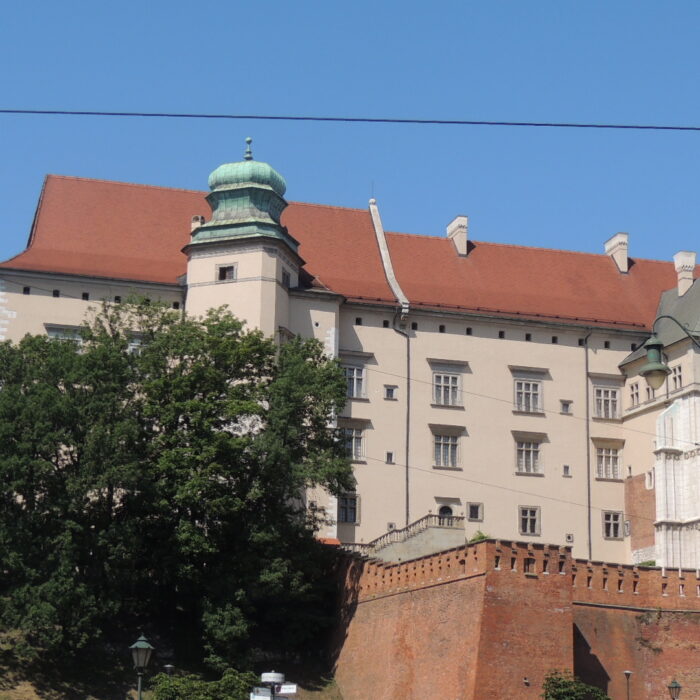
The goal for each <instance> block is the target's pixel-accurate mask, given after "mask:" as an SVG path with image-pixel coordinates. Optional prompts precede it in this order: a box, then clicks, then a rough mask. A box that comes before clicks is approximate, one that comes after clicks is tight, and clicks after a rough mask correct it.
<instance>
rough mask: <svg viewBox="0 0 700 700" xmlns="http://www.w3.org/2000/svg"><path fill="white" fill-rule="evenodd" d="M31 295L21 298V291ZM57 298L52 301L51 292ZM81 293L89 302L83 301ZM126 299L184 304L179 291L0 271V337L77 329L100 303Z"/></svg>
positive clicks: (14, 337)
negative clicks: (48, 328)
mask: <svg viewBox="0 0 700 700" xmlns="http://www.w3.org/2000/svg"><path fill="white" fill-rule="evenodd" d="M24 287H29V288H30V293H29V294H24V293H23V288H24ZM54 289H56V290H58V291H59V293H60V296H59V297H54V296H53V290H54ZM83 293H87V294H88V295H89V301H85V300H83V299H82V295H83ZM129 295H139V296H145V297H148V298H149V299H152V300H153V301H162V302H165V303H167V304H169V305H172V303H173V302H178V303H179V304H180V305H182V303H183V299H184V294H183V292H182V289H181V288H179V287H167V286H166V285H151V284H141V285H139V284H138V283H136V282H134V283H131V282H118V281H112V282H109V281H100V280H95V279H90V278H85V279H81V278H75V277H67V276H52V275H36V274H28V273H24V274H22V273H14V272H10V271H3V272H2V273H1V274H0V337H1V338H2V339H3V340H14V341H17V340H20V339H21V338H22V337H24V336H25V335H26V334H27V333H32V334H44V333H46V326H47V324H49V325H53V326H66V327H78V326H80V325H81V324H82V323H83V321H84V320H85V318H86V315H87V314H88V313H89V312H90V311H95V310H97V309H99V307H100V304H101V302H102V300H106V301H111V302H113V301H114V298H115V297H116V296H120V297H121V298H122V299H123V300H126V299H127V297H128V296H129Z"/></svg>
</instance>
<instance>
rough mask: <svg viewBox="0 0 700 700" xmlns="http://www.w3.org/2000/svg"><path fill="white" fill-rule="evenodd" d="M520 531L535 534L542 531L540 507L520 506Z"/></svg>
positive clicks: (523, 533) (524, 533)
mask: <svg viewBox="0 0 700 700" xmlns="http://www.w3.org/2000/svg"><path fill="white" fill-rule="evenodd" d="M518 531H519V532H520V534H521V535H528V536H535V535H539V534H540V531H541V523H540V507H539V506H518Z"/></svg>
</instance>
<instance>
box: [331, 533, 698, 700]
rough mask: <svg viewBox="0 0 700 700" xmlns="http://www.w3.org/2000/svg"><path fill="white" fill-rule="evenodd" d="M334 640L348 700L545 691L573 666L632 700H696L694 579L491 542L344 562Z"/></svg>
mask: <svg viewBox="0 0 700 700" xmlns="http://www.w3.org/2000/svg"><path fill="white" fill-rule="evenodd" d="M344 576H345V578H344V588H343V592H344V598H343V604H342V606H341V623H340V626H339V631H338V638H337V647H336V654H337V656H336V680H337V682H338V685H339V687H340V689H341V692H342V693H343V697H344V698H345V700H368V699H369V698H371V699H372V700H389V699H390V698H391V700H394V699H395V698H402V699H405V700H411V699H415V700H419V699H420V700H423V699H424V698H427V697H439V698H441V700H462V699H464V700H472V699H474V700H475V699H476V698H506V697H508V698H533V699H534V698H539V696H540V693H541V684H542V680H543V678H544V676H545V674H546V673H547V672H548V671H549V670H551V669H555V668H558V669H573V670H575V672H576V673H577V674H578V675H579V676H581V677H582V678H583V679H584V680H586V681H587V682H589V683H594V684H595V685H598V686H599V687H602V688H603V689H604V690H605V691H606V692H607V693H608V694H609V695H610V697H611V698H613V700H618V698H619V700H625V699H626V697H627V695H626V682H625V677H624V674H623V671H625V670H631V671H633V674H632V677H631V679H630V696H631V697H633V698H635V700H641V699H642V698H660V697H667V696H668V691H667V690H666V686H667V685H668V683H669V682H670V680H671V679H672V677H674V676H675V677H676V678H677V679H678V680H679V681H680V682H681V684H682V685H683V687H684V690H683V697H688V698H692V697H700V664H698V661H699V660H700V575H699V574H698V572H695V571H693V572H687V571H686V572H678V571H664V570H661V569H638V568H637V567H633V566H618V565H610V564H605V563H601V562H586V561H582V560H572V558H571V555H570V549H569V548H565V547H556V546H550V545H536V544H531V543H530V544H527V543H515V542H503V541H492V540H489V541H485V542H480V543H477V544H474V545H468V546H464V547H458V548H455V549H452V550H448V551H445V552H441V553H439V554H435V555H431V556H427V557H422V558H420V559H416V560H413V561H409V562H403V563H400V564H388V563H383V562H377V561H372V560H362V559H352V558H349V559H348V561H347V565H346V568H345V571H344Z"/></svg>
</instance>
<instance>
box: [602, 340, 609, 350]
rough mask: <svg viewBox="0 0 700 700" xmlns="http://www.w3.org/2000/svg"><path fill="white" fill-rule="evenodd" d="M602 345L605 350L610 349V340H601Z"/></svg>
mask: <svg viewBox="0 0 700 700" xmlns="http://www.w3.org/2000/svg"><path fill="white" fill-rule="evenodd" d="M603 347H604V348H605V349H606V350H610V341H609V340H606V341H604V342H603Z"/></svg>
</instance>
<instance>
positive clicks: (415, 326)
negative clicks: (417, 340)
mask: <svg viewBox="0 0 700 700" xmlns="http://www.w3.org/2000/svg"><path fill="white" fill-rule="evenodd" d="M411 330H412V331H417V330H418V323H416V321H411Z"/></svg>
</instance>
